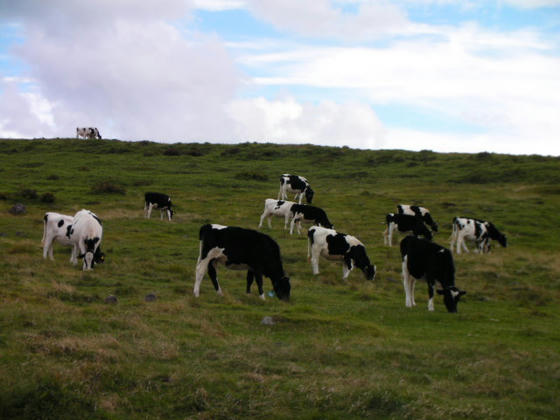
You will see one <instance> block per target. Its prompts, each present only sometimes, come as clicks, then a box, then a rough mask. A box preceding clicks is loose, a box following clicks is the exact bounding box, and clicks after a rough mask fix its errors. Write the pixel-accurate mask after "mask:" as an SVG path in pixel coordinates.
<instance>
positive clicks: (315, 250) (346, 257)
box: [307, 226, 375, 280]
mask: <svg viewBox="0 0 560 420" xmlns="http://www.w3.org/2000/svg"><path fill="white" fill-rule="evenodd" d="M307 238H308V248H307V258H309V257H311V268H312V270H313V274H319V256H323V257H324V258H326V259H330V260H342V279H343V280H345V279H346V278H347V277H348V275H349V274H350V271H352V269H353V268H354V267H358V268H359V269H360V270H362V271H363V273H364V276H365V277H366V279H367V280H373V279H374V277H375V265H372V264H371V262H370V260H369V257H368V256H367V253H366V247H365V246H364V244H362V243H361V242H360V241H359V240H358V239H357V238H355V237H354V236H351V235H346V234H344V233H338V232H337V231H335V230H333V229H326V228H323V227H319V226H312V227H311V228H310V229H309V231H308V232H307Z"/></svg>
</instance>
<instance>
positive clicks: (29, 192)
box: [19, 188, 37, 200]
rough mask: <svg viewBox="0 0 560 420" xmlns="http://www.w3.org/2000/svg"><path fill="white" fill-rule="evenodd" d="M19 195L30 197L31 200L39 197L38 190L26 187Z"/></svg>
mask: <svg viewBox="0 0 560 420" xmlns="http://www.w3.org/2000/svg"><path fill="white" fill-rule="evenodd" d="M19 195H20V197H22V198H28V199H30V200H35V199H36V198H37V191H36V190H32V189H28V188H26V189H24V190H21V191H20V193H19Z"/></svg>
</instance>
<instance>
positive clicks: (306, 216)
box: [290, 204, 333, 235]
mask: <svg viewBox="0 0 560 420" xmlns="http://www.w3.org/2000/svg"><path fill="white" fill-rule="evenodd" d="M290 211H291V212H292V215H293V217H292V221H291V223H290V235H291V234H292V233H293V231H294V226H295V225H297V230H298V234H300V235H301V222H302V221H303V222H306V223H313V224H315V225H318V226H322V227H326V228H329V229H332V228H333V224H332V223H331V222H330V221H329V218H328V217H327V213H325V211H324V210H323V209H321V208H319V207H315V206H309V205H306V204H294V205H292V207H291V209H290Z"/></svg>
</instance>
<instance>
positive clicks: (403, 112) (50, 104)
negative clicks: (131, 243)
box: [0, 0, 560, 155]
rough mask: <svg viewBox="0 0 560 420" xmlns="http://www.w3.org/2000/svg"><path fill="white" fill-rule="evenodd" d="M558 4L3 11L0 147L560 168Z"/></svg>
mask: <svg viewBox="0 0 560 420" xmlns="http://www.w3.org/2000/svg"><path fill="white" fill-rule="evenodd" d="M558 109H560V0H534V1H531V0H528V1H522V0H499V1H481V0H467V1H458V0H401V1H392V2H391V1H375V0H313V1H301V0H283V1H281V2H279V1H276V0H168V1H166V2H159V1H156V0H146V1H143V2H141V3H138V2H135V1H134V0H94V1H87V2H86V1H78V0H50V1H48V2H44V1H40V0H20V1H19V2H17V3H14V2H13V1H9V0H0V137H13V138H19V137H24V138H33V137H68V136H73V135H74V134H75V129H76V127H77V126H97V127H98V128H99V130H100V131H101V133H102V135H103V137H104V138H119V139H123V140H143V139H150V140H155V141H163V142H177V141H184V142H189V141H212V142H221V143H234V142H239V141H259V142H260V141H262V142H270V141H272V142H278V143H314V144H323V145H334V146H343V145H347V146H351V147H356V148H366V149H407V150H422V149H431V150H436V151H442V152H472V153H476V152H480V151H491V152H499V153H514V154H533V153H536V154H543V155H560V142H559V141H558V134H559V130H560V118H558Z"/></svg>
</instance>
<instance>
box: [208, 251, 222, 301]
mask: <svg viewBox="0 0 560 420" xmlns="http://www.w3.org/2000/svg"><path fill="white" fill-rule="evenodd" d="M216 264H217V261H216V260H212V261H211V262H210V264H208V275H209V276H210V280H212V284H213V285H214V289H215V290H216V293H218V294H219V295H220V296H222V295H223V293H222V289H221V288H220V284H219V283H218V273H217V272H216Z"/></svg>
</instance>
